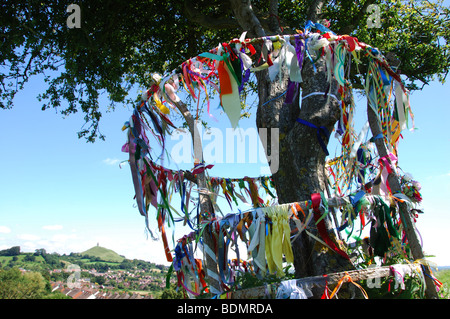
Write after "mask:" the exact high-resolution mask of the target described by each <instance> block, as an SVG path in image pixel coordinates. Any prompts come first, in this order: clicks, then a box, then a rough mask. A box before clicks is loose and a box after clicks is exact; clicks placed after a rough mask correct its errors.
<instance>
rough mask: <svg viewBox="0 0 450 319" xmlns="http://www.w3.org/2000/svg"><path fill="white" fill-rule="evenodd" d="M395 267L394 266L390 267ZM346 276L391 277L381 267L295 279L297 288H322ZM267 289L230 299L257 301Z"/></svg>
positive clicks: (238, 293)
mask: <svg viewBox="0 0 450 319" xmlns="http://www.w3.org/2000/svg"><path fill="white" fill-rule="evenodd" d="M392 266H394V267H395V266H396V265H392ZM402 266H403V267H404V266H408V267H410V268H411V270H412V271H414V270H417V268H418V267H420V266H419V265H416V264H406V265H402ZM346 275H348V276H350V278H351V279H352V280H353V281H355V282H357V281H361V280H365V279H370V278H383V277H388V276H390V275H392V271H391V266H382V267H374V268H367V269H361V270H350V271H343V272H336V273H332V274H327V275H326V276H314V277H306V278H300V279H296V284H297V286H302V284H309V285H311V284H315V285H319V286H324V287H325V284H326V283H328V284H329V285H333V284H336V283H338V282H339V281H340V280H341V279H342V278H344V277H345V276H346ZM279 285H280V284H278V283H274V284H271V285H270V289H269V291H276V290H277V289H278V287H279ZM267 290H268V287H267V286H259V287H254V288H246V289H241V290H237V291H234V292H232V293H231V299H257V298H263V297H264V296H266V294H267Z"/></svg>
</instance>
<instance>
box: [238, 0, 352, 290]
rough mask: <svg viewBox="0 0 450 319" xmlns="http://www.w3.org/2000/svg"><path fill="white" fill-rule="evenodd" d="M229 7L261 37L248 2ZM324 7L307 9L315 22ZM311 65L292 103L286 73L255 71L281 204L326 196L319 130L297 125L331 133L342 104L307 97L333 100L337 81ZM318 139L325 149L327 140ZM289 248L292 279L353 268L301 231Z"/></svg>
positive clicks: (261, 123)
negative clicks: (275, 134)
mask: <svg viewBox="0 0 450 319" xmlns="http://www.w3.org/2000/svg"><path fill="white" fill-rule="evenodd" d="M231 3H232V5H233V11H234V12H235V16H236V18H237V20H238V22H239V23H240V25H241V27H242V28H243V29H244V30H245V31H249V34H250V33H251V34H252V35H253V36H259V37H261V36H264V35H265V32H264V30H262V28H261V25H260V24H259V23H256V22H255V21H256V20H255V19H256V17H255V16H254V14H252V10H251V5H250V1H234V0H232V1H231ZM322 5H323V1H314V3H313V4H312V6H311V9H310V15H311V18H312V20H314V21H315V20H316V19H317V18H318V16H319V15H320V11H321V10H320V9H321V7H322ZM315 67H316V70H314V67H313V65H312V63H311V62H310V61H309V60H307V59H306V58H305V59H304V64H303V69H302V78H303V82H302V84H301V87H302V89H301V91H300V86H297V91H296V96H295V98H294V99H293V101H292V103H291V104H286V103H284V101H285V95H284V94H283V93H285V91H286V90H287V88H288V84H289V74H288V72H287V70H286V69H282V72H280V75H279V76H280V77H281V79H280V78H278V77H277V78H276V79H275V80H274V81H271V80H270V78H269V75H268V71H267V70H265V71H260V72H257V73H256V79H257V88H258V98H259V104H258V110H257V115H256V125H257V127H258V129H260V128H267V133H268V137H267V140H271V136H270V132H271V129H275V128H277V129H278V130H279V147H278V149H279V154H278V159H279V169H278V170H277V171H272V176H273V180H274V184H275V187H276V190H277V196H278V202H279V203H280V204H282V203H289V202H296V201H304V200H309V199H311V194H313V193H320V192H324V191H325V188H326V184H325V180H326V176H325V170H324V167H325V158H326V154H325V152H324V150H323V149H322V147H321V145H320V143H319V140H318V136H317V130H316V129H314V128H311V127H309V126H307V125H304V124H301V123H298V122H297V119H298V118H301V119H302V120H305V121H308V122H310V123H312V124H314V125H315V126H317V127H321V126H324V127H326V128H327V129H328V131H329V132H332V131H333V126H334V125H335V123H336V122H337V120H338V119H339V116H340V105H339V102H338V101H337V100H336V99H334V98H329V99H327V98H325V97H323V96H320V95H311V96H309V97H307V96H308V95H309V94H310V93H315V92H328V93H329V94H333V95H335V96H337V89H338V86H337V82H336V81H335V80H334V79H333V80H332V81H331V83H329V82H328V81H327V73H326V64H325V61H324V59H322V58H321V59H319V60H318V61H316V62H315ZM300 92H301V96H302V98H304V97H306V98H305V99H304V100H302V99H300ZM322 138H323V140H324V143H325V145H327V144H328V138H326V137H325V136H322ZM265 151H266V156H267V158H268V159H270V158H271V157H273V156H274V155H275V156H276V154H272V150H271V143H266V149H265ZM324 221H325V225H326V229H327V230H328V233H329V236H330V238H332V240H334V241H335V239H336V236H335V235H334V233H333V232H332V224H331V221H330V219H329V216H326V217H325V218H324ZM308 231H309V232H310V233H312V234H314V235H317V236H318V237H320V235H318V230H317V227H316V225H315V223H311V224H310V226H309V227H308ZM292 248H293V253H294V267H295V275H296V278H302V277H308V276H317V275H323V274H327V273H330V272H338V271H345V270H350V269H354V267H353V265H352V264H351V263H350V261H348V260H347V259H345V258H344V257H342V256H341V255H339V254H337V253H335V252H334V251H330V250H329V249H327V248H326V247H325V246H323V245H322V244H320V243H319V242H316V241H315V240H314V239H313V238H311V237H310V236H308V235H307V234H306V233H305V232H303V233H302V234H301V235H300V236H299V237H298V238H297V239H296V240H295V241H294V243H293V247H292ZM322 292H323V290H319V291H315V295H316V297H320V295H321V293H322Z"/></svg>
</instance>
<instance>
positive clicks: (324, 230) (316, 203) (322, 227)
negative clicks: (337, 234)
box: [311, 193, 350, 260]
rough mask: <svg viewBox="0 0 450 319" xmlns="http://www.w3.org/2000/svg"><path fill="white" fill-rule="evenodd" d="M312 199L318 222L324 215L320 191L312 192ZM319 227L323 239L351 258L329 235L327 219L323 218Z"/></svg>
mask: <svg viewBox="0 0 450 319" xmlns="http://www.w3.org/2000/svg"><path fill="white" fill-rule="evenodd" d="M311 201H312V208H313V210H314V220H315V221H316V223H317V221H318V220H319V219H320V217H322V213H321V212H320V209H319V206H320V201H321V197H320V194H319V193H314V194H311ZM317 229H318V231H319V234H320V236H321V237H322V239H323V241H324V242H325V243H326V244H327V245H328V246H329V247H330V248H331V249H333V250H334V251H335V252H337V253H338V254H339V255H341V256H342V257H344V258H345V259H347V260H350V258H349V257H348V255H347V254H346V253H345V252H344V251H342V250H341V249H340V248H339V247H337V246H336V244H335V243H334V242H333V241H332V240H331V238H330V236H328V231H327V228H326V226H325V221H324V220H323V219H322V220H321V221H320V222H319V223H318V224H317Z"/></svg>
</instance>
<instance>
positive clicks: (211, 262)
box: [172, 101, 221, 293]
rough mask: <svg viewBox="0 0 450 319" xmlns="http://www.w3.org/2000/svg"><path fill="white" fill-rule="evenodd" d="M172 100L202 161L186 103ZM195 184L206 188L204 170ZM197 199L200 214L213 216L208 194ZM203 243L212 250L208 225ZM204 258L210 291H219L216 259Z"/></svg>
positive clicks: (201, 151)
mask: <svg viewBox="0 0 450 319" xmlns="http://www.w3.org/2000/svg"><path fill="white" fill-rule="evenodd" d="M172 102H173V103H174V104H175V105H176V106H177V108H178V110H180V112H181V114H183V117H184V119H185V120H186V122H187V124H188V126H189V131H190V133H191V136H192V143H193V148H194V157H195V158H196V159H198V160H200V161H202V159H203V148H202V141H201V138H200V135H199V133H198V130H197V127H196V123H195V120H194V117H193V116H192V114H191V112H190V111H189V110H188V108H187V107H186V104H184V103H183V102H181V101H178V102H175V101H172ZM197 186H198V188H199V189H206V178H205V173H204V172H201V173H198V174H197ZM199 199H200V216H213V215H214V213H213V206H212V203H211V199H210V198H209V196H208V195H206V194H203V193H202V192H199ZM200 221H201V219H200ZM203 245H206V246H208V247H209V248H211V250H213V251H214V248H215V243H214V238H213V233H212V232H211V229H210V226H209V225H208V226H207V227H206V229H205V230H204V231H203ZM204 260H205V261H206V265H205V266H206V278H207V282H208V283H209V288H210V291H211V292H213V293H217V292H221V290H220V282H219V281H218V280H217V279H216V278H219V270H218V267H217V260H216V259H215V258H212V257H211V256H210V255H209V254H205V256H204Z"/></svg>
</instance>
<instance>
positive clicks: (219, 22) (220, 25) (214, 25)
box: [183, 0, 239, 30]
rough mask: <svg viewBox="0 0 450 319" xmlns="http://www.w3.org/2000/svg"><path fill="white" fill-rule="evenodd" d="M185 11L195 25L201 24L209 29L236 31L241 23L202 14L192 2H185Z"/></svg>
mask: <svg viewBox="0 0 450 319" xmlns="http://www.w3.org/2000/svg"><path fill="white" fill-rule="evenodd" d="M183 11H184V13H185V14H186V17H187V18H188V19H189V20H190V21H191V22H193V23H196V24H199V25H201V26H203V27H205V28H209V29H216V30H217V29H235V28H239V23H238V22H237V21H236V20H234V19H233V18H230V17H225V16H221V17H213V16H207V15H204V14H202V13H200V12H199V11H198V10H196V9H195V8H194V7H193V6H192V2H191V1H187V0H185V1H184V6H183Z"/></svg>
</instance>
